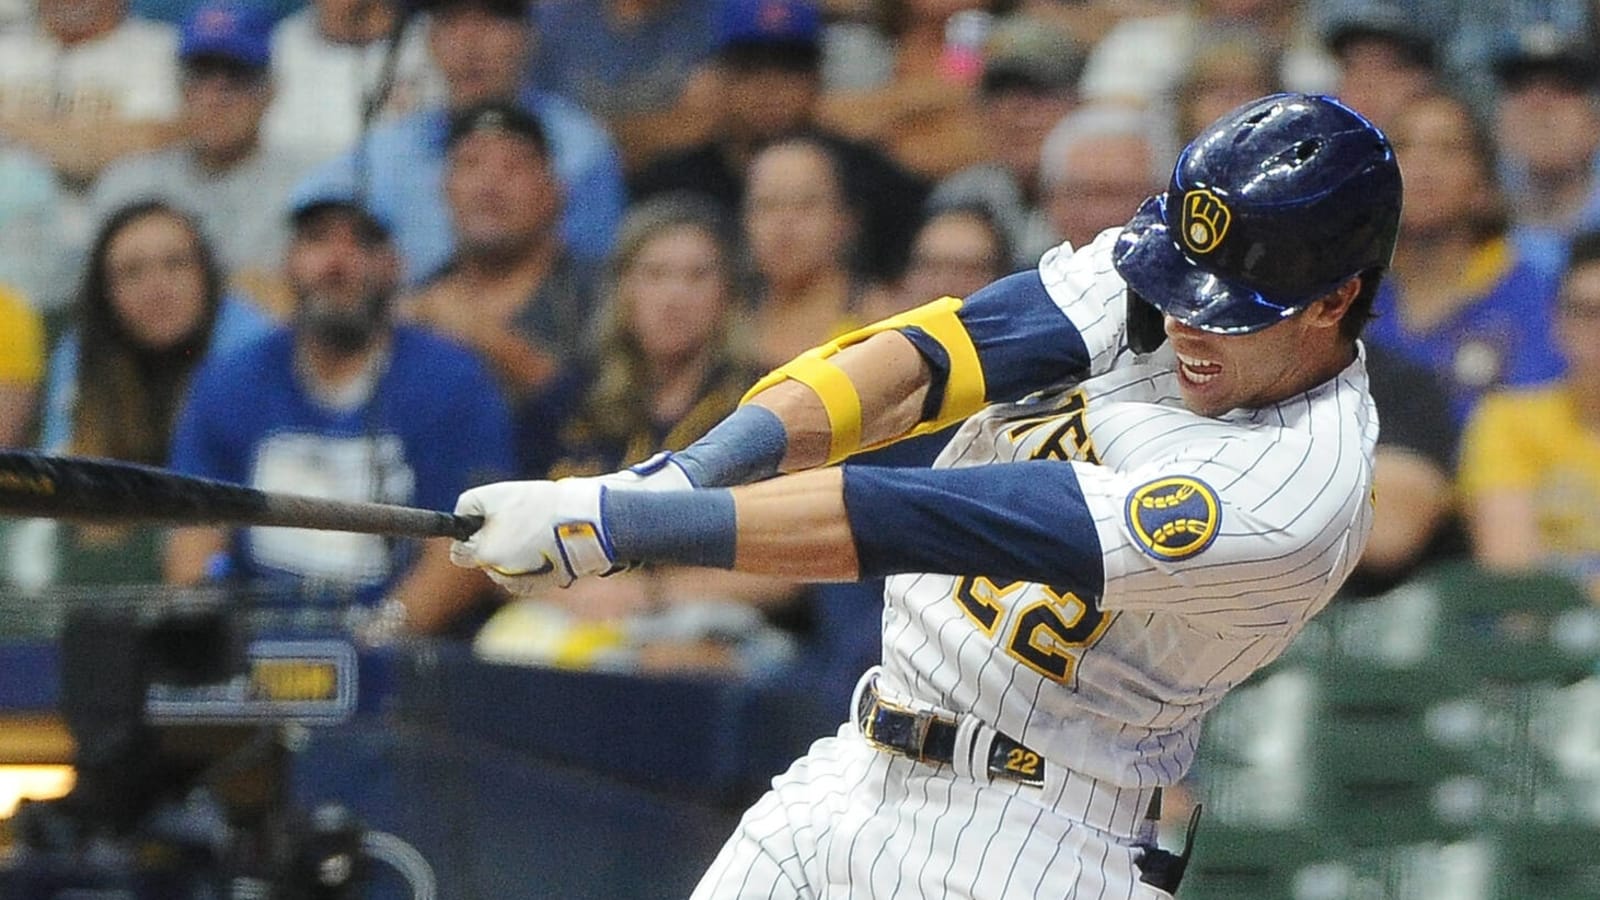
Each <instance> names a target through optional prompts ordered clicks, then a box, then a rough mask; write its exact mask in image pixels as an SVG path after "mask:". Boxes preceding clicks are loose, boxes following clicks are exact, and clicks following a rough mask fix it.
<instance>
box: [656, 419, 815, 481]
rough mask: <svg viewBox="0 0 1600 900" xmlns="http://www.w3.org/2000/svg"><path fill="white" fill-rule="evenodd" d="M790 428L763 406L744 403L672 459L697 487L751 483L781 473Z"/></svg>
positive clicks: (787, 448)
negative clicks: (785, 426) (779, 465)
mask: <svg viewBox="0 0 1600 900" xmlns="http://www.w3.org/2000/svg"><path fill="white" fill-rule="evenodd" d="M787 452H789V431H788V429H787V428H784V426H783V420H782V419H780V418H778V414H777V413H775V412H773V411H772V410H770V409H767V408H766V407H764V406H752V405H747V406H741V407H739V408H738V409H736V410H734V411H733V412H732V414H730V415H729V416H728V417H727V418H726V419H723V420H722V421H721V422H718V423H717V425H716V426H715V427H714V428H712V429H711V430H710V431H708V432H706V433H705V435H704V436H703V437H701V438H700V439H699V440H697V441H695V442H694V443H692V444H690V445H689V446H687V447H685V448H683V449H682V450H680V451H678V452H677V453H674V454H672V459H673V461H674V462H676V463H677V464H678V465H679V466H680V467H682V469H683V471H684V474H686V475H688V476H689V481H690V482H692V483H693V484H694V485H695V487H730V486H732V485H736V484H750V483H751V482H755V481H761V480H763V479H767V478H771V477H772V476H774V475H776V474H778V464H779V463H781V462H783V456H784V454H785V453H787Z"/></svg>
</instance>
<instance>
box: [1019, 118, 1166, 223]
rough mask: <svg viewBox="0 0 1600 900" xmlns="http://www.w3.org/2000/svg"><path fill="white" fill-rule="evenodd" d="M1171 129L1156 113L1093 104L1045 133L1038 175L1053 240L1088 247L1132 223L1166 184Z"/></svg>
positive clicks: (1040, 152) (1064, 119)
mask: <svg viewBox="0 0 1600 900" xmlns="http://www.w3.org/2000/svg"><path fill="white" fill-rule="evenodd" d="M1165 134H1166V129H1165V125H1164V124H1163V123H1162V121H1161V119H1160V118H1159V117H1158V116H1156V115H1155V114H1154V113H1151V112H1146V111H1144V110H1140V109H1133V108H1130V107H1126V106H1120V105H1107V104H1089V105H1086V106H1080V107H1078V108H1077V109H1076V110H1074V111H1072V112H1071V113H1069V114H1067V116H1066V117H1065V118H1063V119H1062V120H1061V121H1060V122H1058V123H1056V126H1055V127H1054V128H1052V129H1051V130H1050V134H1049V135H1047V136H1046V137H1045V140H1044V146H1043V147H1042V148H1041V150H1040V151H1039V179H1040V182H1041V187H1042V191H1041V193H1042V194H1043V196H1044V209H1045V215H1046V216H1047V217H1048V219H1049V222H1050V228H1051V230H1052V231H1053V232H1054V235H1055V240H1056V242H1057V243H1059V242H1060V241H1062V240H1066V241H1069V242H1071V244H1072V246H1074V247H1084V246H1087V245H1088V244H1089V242H1090V241H1092V240H1094V237H1095V235H1097V234H1099V233H1100V232H1101V231H1103V230H1105V229H1107V228H1111V227H1114V226H1117V225H1120V224H1123V223H1124V222H1126V221H1127V218H1128V210H1130V209H1137V208H1138V206H1139V204H1140V203H1142V202H1143V201H1144V198H1145V197H1148V196H1150V195H1151V194H1155V193H1160V192H1161V191H1163V190H1165V189H1166V186H1167V175H1168V173H1169V172H1170V171H1171V160H1170V158H1169V155H1168V153H1167V151H1166V149H1165V145H1166V137H1165Z"/></svg>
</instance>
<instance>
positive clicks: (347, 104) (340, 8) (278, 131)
mask: <svg viewBox="0 0 1600 900" xmlns="http://www.w3.org/2000/svg"><path fill="white" fill-rule="evenodd" d="M400 14H401V10H400V9H399V8H398V7H397V6H396V4H395V3H392V2H388V0H382V2H374V0H311V2H309V3H307V4H306V5H305V6H304V7H302V8H301V9H299V10H297V11H296V12H293V13H291V14H290V15H288V16H287V17H285V18H284V19H283V20H282V21H280V22H278V24H277V27H276V28H274V29H273V32H272V83H273V92H272V103H271V104H270V105H268V107H267V113H266V118H265V119H263V120H262V123H261V130H262V134H263V135H264V139H265V140H266V142H267V143H268V144H269V145H271V146H274V147H279V148H282V149H284V150H287V151H289V152H292V153H295V154H296V155H299V156H305V157H309V158H312V159H315V160H317V161H319V162H320V161H321V160H324V159H327V158H328V157H331V156H333V155H334V154H336V153H339V152H341V151H343V150H347V149H349V148H350V147H352V146H354V145H355V143H356V141H357V140H358V139H359V138H360V136H361V126H362V119H363V116H364V115H365V113H366V106H367V102H368V99H369V98H371V97H373V96H374V94H375V92H376V91H377V90H378V88H379V86H380V82H381V81H382V76H383V73H384V65H385V63H386V61H387V58H388V56H389V53H390V47H389V39H390V37H391V36H392V34H393V31H394V29H395V27H396V25H397V24H399V23H397V22H396V16H398V15H400ZM396 52H397V54H398V55H397V56H396V57H395V62H394V72H393V76H392V80H391V81H390V83H389V84H388V85H387V95H386V96H385V98H384V102H383V106H382V108H381V109H380V110H378V113H377V119H378V120H379V121H382V120H386V119H392V118H396V117H398V116H403V115H406V114H408V113H412V112H415V111H417V110H419V109H422V108H423V107H425V106H431V105H434V104H437V103H438V102H439V101H440V100H441V98H443V96H444V83H443V81H442V79H441V76H440V75H439V72H438V70H436V69H435V68H434V66H433V61H432V60H431V59H429V57H428V45H427V39H426V29H425V28H424V27H422V25H421V23H419V22H417V21H416V20H415V19H412V20H410V21H409V22H408V23H407V27H406V28H405V30H404V31H403V32H401V37H400V47H399V49H398V51H396Z"/></svg>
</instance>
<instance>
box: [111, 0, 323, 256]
mask: <svg viewBox="0 0 1600 900" xmlns="http://www.w3.org/2000/svg"><path fill="white" fill-rule="evenodd" d="M271 35H272V20H271V19H270V18H269V17H268V16H267V15H266V14H265V13H264V12H262V11H260V10H258V9H256V8H255V7H253V6H250V5H249V4H247V3H244V2H241V0H221V2H209V3H204V4H201V5H200V6H198V7H196V8H195V10H194V11H193V12H192V13H190V15H189V17H188V18H187V19H185V20H184V23H183V28H182V32H181V38H180V41H179V44H178V58H179V60H180V62H181V64H182V68H181V73H182V86H183V106H182V109H181V115H180V118H179V123H180V126H181V128H182V137H181V139H180V141H179V143H178V144H177V145H175V146H173V147H171V148H168V149H166V150H160V151H157V152H154V153H149V154H144V155H140V156H134V157H129V158H126V159H123V160H121V161H120V162H118V163H116V164H114V165H112V166H111V167H110V168H108V169H107V170H106V171H105V173H104V174H102V175H101V176H100V179H99V181H97V182H96V184H95V187H94V192H93V194H92V205H93V208H94V210H95V213H96V215H97V216H105V215H107V214H109V213H110V212H112V211H113V210H115V209H117V208H119V207H121V206H123V205H124V204H126V203H128V202H131V201H133V200H139V199H145V198H150V197H156V198H160V199H163V200H166V201H168V202H170V203H172V204H174V205H176V206H178V207H181V208H183V209H186V210H189V211H190V212H192V213H194V214H195V215H196V216H198V217H199V220H200V225H201V227H202V228H203V229H204V230H205V232H206V237H207V238H208V239H209V240H210V241H211V243H212V246H213V247H215V248H216V251H217V258H218V260H219V261H220V262H221V264H222V268H223V270H224V271H225V272H226V273H227V274H228V275H229V276H230V278H232V279H233V280H234V281H235V282H236V283H238V282H243V283H244V286H246V287H257V286H259V285H261V284H262V283H263V282H264V281H266V280H268V279H273V280H275V274H274V273H276V272H277V269H278V265H279V264H280V263H281V262H282V260H283V250H284V245H285V241H286V240H287V237H288V230H287V228H286V227H285V224H284V221H285V217H284V213H285V206H286V204H287V202H288V198H289V192H290V191H291V190H292V189H293V188H294V184H295V182H296V181H297V180H298V179H299V178H300V177H302V176H303V175H304V174H305V172H306V171H307V169H309V164H308V163H309V161H308V160H306V159H304V158H301V157H297V156H294V155H292V154H290V153H288V152H286V151H283V150H279V149H275V148H269V147H267V146H266V145H264V144H263V143H262V142H261V117H262V114H263V113H264V112H265V111H266V108H267V104H268V103H270V102H271V100H272V83H271V79H270V78H269V68H268V64H269V62H270V60H271Z"/></svg>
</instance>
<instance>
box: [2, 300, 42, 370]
mask: <svg viewBox="0 0 1600 900" xmlns="http://www.w3.org/2000/svg"><path fill="white" fill-rule="evenodd" d="M43 378H44V325H43V323H42V322H41V321H40V319H39V314H38V313H37V312H35V311H34V309H33V307H31V306H29V305H28V301H27V300H25V299H23V297H22V295H21V294H18V293H17V292H16V291H13V290H11V289H10V288H8V287H6V286H4V285H0V384H8V385H16V386H20V387H32V386H34V385H37V384H38V383H39V382H40V380H41V379H43Z"/></svg>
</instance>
